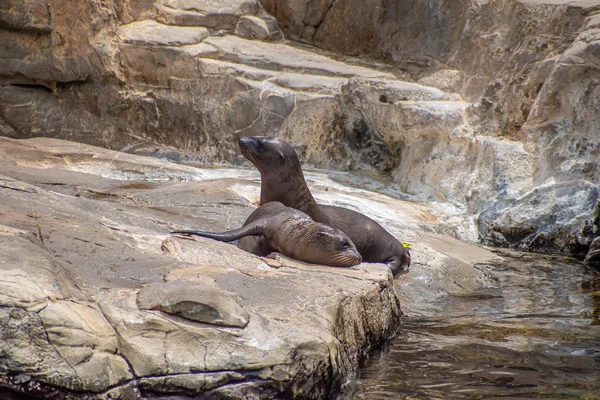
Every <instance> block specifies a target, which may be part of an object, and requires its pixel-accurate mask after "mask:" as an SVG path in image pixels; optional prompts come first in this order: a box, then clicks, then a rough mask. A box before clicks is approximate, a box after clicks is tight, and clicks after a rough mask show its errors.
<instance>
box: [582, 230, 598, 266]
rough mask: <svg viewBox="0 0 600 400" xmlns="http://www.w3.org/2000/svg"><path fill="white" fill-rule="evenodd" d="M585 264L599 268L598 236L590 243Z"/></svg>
mask: <svg viewBox="0 0 600 400" xmlns="http://www.w3.org/2000/svg"><path fill="white" fill-rule="evenodd" d="M585 262H586V264H588V265H591V266H596V267H598V266H600V236H599V237H597V238H596V239H594V240H593V241H592V244H591V245H590V249H589V251H588V253H587V255H586V256H585Z"/></svg>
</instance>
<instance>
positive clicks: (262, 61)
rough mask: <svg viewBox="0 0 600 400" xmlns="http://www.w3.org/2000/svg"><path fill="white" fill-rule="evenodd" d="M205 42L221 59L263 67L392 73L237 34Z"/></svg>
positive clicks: (321, 72)
mask: <svg viewBox="0 0 600 400" xmlns="http://www.w3.org/2000/svg"><path fill="white" fill-rule="evenodd" d="M206 43H209V44H212V45H213V46H215V47H216V48H218V49H219V50H220V56H219V58H220V59H223V60H226V61H230V62H236V63H242V64H246V65H250V66H253V67H257V68H262V69H270V70H276V71H280V70H288V71H302V72H303V73H309V74H313V75H327V76H342V77H351V76H362V77H374V78H375V77H379V78H392V79H393V75H391V74H389V73H384V72H378V71H376V70H373V69H369V68H363V67H359V66H354V65H350V64H345V63H341V62H339V61H335V60H333V59H331V58H329V57H325V56H322V55H319V54H315V53H311V52H309V51H306V50H302V49H296V48H293V47H289V46H286V45H284V44H280V43H264V42H258V41H254V40H246V39H242V38H239V37H236V36H222V37H210V38H208V39H207V40H206Z"/></svg>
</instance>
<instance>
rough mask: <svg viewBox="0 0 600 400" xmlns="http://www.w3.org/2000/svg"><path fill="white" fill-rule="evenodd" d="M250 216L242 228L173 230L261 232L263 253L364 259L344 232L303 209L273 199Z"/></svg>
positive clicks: (337, 263) (231, 234)
mask: <svg viewBox="0 0 600 400" xmlns="http://www.w3.org/2000/svg"><path fill="white" fill-rule="evenodd" d="M250 218H252V220H251V221H250V222H248V221H246V224H245V225H244V226H242V227H241V228H239V229H234V230H232V231H227V232H223V233H214V232H203V231H193V230H184V231H176V232H171V233H173V234H187V235H197V236H202V237H206V238H210V239H215V240H219V241H221V242H232V241H234V240H238V239H240V240H242V239H244V238H246V237H247V236H260V240H259V244H258V245H259V247H260V249H261V251H262V252H263V253H264V252H265V251H268V250H269V248H270V249H271V250H274V251H279V252H280V253H282V254H285V255H286V256H288V257H291V258H294V259H296V260H300V261H306V262H309V263H313V264H323V265H330V266H333V267H351V266H353V265H357V264H360V262H361V261H362V258H361V256H360V254H359V253H358V251H357V250H356V247H354V244H353V243H352V240H350V238H349V237H348V236H347V235H346V234H345V233H344V232H342V231H340V230H338V229H334V228H332V227H330V226H327V225H325V224H320V223H318V222H315V221H313V220H312V219H311V218H310V217H309V216H308V215H306V214H304V213H303V212H302V211H298V210H294V209H293V208H289V207H285V206H284V205H283V204H281V203H278V202H270V203H266V204H263V205H262V206H260V207H259V208H258V209H257V210H255V212H254V213H253V215H251V216H250V217H249V218H248V219H249V220H250ZM267 246H268V247H267ZM243 247H244V246H240V248H243ZM243 249H244V250H246V249H245V248H243ZM251 250H252V249H251ZM270 252H271V251H268V253H270ZM252 253H255V251H252ZM255 254H256V253H255ZM261 255H262V254H261Z"/></svg>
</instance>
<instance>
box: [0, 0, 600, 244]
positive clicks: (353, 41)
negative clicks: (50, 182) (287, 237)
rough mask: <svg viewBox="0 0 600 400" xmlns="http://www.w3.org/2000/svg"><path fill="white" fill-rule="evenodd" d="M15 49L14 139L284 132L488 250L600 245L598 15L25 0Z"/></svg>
mask: <svg viewBox="0 0 600 400" xmlns="http://www.w3.org/2000/svg"><path fill="white" fill-rule="evenodd" d="M273 17H275V18H273ZM278 23H279V24H278ZM279 26H281V28H282V30H283V32H284V34H285V36H286V37H287V38H288V39H291V40H292V41H286V40H283V39H282V38H283V34H282V32H281V30H280V29H279ZM0 35H1V38H0V43H1V47H0V59H1V62H0V83H1V85H0V134H2V135H5V136H8V137H13V138H27V137H34V136H47V137H54V138H63V139H69V140H74V141H79V142H84V143H89V144H94V145H100V146H104V147H108V148H111V149H118V150H125V151H130V152H138V153H142V154H160V155H164V156H171V157H174V158H176V159H182V158H183V159H188V160H196V161H205V162H234V163H235V162H239V155H238V154H237V152H236V148H235V139H236V138H238V137H239V136H243V135H255V134H261V135H279V136H283V137H285V138H287V139H288V140H290V141H291V142H293V143H294V144H296V145H299V146H302V147H301V148H299V151H301V153H302V156H303V157H304V159H305V160H307V161H308V162H309V163H311V164H313V165H315V166H318V167H325V168H333V169H342V170H350V171H355V172H356V171H366V172H368V173H371V174H376V175H377V176H378V177H379V178H380V179H383V180H384V181H385V182H388V183H389V184H391V185H393V187H394V188H396V189H399V190H401V191H404V192H406V193H409V194H411V195H414V196H416V198H417V199H421V200H437V201H441V202H450V203H453V204H454V205H455V206H458V207H462V209H463V210H464V215H465V216H466V217H469V218H470V217H474V218H475V219H476V221H477V224H478V227H479V239H480V240H482V241H484V242H486V243H491V244H495V245H501V246H511V247H517V248H519V249H523V250H532V251H540V252H548V253H560V254H566V255H575V256H584V255H585V254H586V252H587V249H588V247H589V244H590V242H591V240H592V239H593V238H594V237H595V236H598V231H599V225H598V224H599V222H598V218H599V214H600V205H599V204H600V203H599V202H598V194H599V186H598V184H599V182H600V175H599V172H598V171H599V168H598V162H599V161H598V160H599V159H600V132H599V130H600V128H598V127H599V126H600V124H599V121H598V117H599V113H600V111H599V110H600V105H599V103H598V98H600V96H599V90H600V89H599V83H598V82H599V78H600V72H599V60H600V55H599V51H600V50H599V43H600V2H598V1H590V0H587V1H584V0H582V1H566V0H565V1H556V0H552V1H551V0H548V1H543V0H542V1H540V0H497V1H476V0H460V1H449V0H448V1H438V0H436V1H434V0H428V1H413V0H389V1H377V2H376V4H372V3H368V4H367V3H363V2H359V1H354V0H342V1H336V2H332V1H331V0H321V1H308V0H305V1H272V0H264V1H262V3H260V4H259V3H258V2H256V1H255V0H215V1H201V0H156V1H152V0H145V1H128V0H109V1H96V0H86V1H82V2H77V4H70V3H69V4H67V3H64V2H63V1H61V0H26V1H21V0H19V1H17V0H8V1H4V2H3V3H2V6H1V8H0ZM302 43H303V44H302ZM304 44H305V45H304ZM468 239H473V238H468Z"/></svg>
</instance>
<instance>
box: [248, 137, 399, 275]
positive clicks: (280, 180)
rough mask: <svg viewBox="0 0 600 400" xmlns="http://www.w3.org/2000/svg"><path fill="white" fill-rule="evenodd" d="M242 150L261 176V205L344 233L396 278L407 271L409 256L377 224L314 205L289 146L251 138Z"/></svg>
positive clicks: (274, 140) (347, 212)
mask: <svg viewBox="0 0 600 400" xmlns="http://www.w3.org/2000/svg"><path fill="white" fill-rule="evenodd" d="M239 146H240V150H241V152H242V154H243V155H244V157H246V158H247V159H248V160H249V161H250V162H252V164H254V166H255V167H256V168H257V169H258V171H259V172H260V176H261V186H260V204H265V203H268V202H271V201H278V202H281V203H282V204H283V205H285V206H287V207H291V208H294V209H296V210H300V211H302V212H304V213H306V214H308V216H310V217H311V218H312V219H313V220H314V221H316V222H320V223H323V224H326V225H329V226H331V227H333V228H336V229H339V230H341V231H342V232H344V233H345V234H346V235H348V237H350V239H351V240H352V242H353V243H354V245H355V246H356V249H357V250H358V252H359V253H360V254H361V256H362V259H363V261H365V262H377V263H385V264H387V265H388V266H389V267H390V269H391V270H392V274H393V275H394V276H396V275H398V274H399V273H400V272H401V271H403V270H405V269H406V270H408V268H409V266H410V252H409V251H408V249H407V248H405V247H404V246H403V245H402V243H400V242H399V241H398V240H397V239H396V238H395V237H394V236H392V235H391V234H390V233H389V232H388V231H386V230H385V229H384V228H383V227H382V226H381V225H379V224H378V223H377V222H375V221H373V220H372V219H371V218H369V217H367V216H365V215H363V214H361V213H359V212H356V211H352V210H349V209H347V208H343V207H336V206H326V205H319V204H318V203H317V202H316V201H315V199H314V198H313V196H312V194H311V192H310V190H309V189H308V186H307V185H306V181H305V179H304V174H303V173H302V167H301V166H300V161H299V160H298V155H297V154H296V151H295V150H294V148H293V147H292V146H291V145H290V144H289V143H287V142H285V141H283V140H281V139H278V138H275V137H268V136H249V137H242V138H240V139H239Z"/></svg>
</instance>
